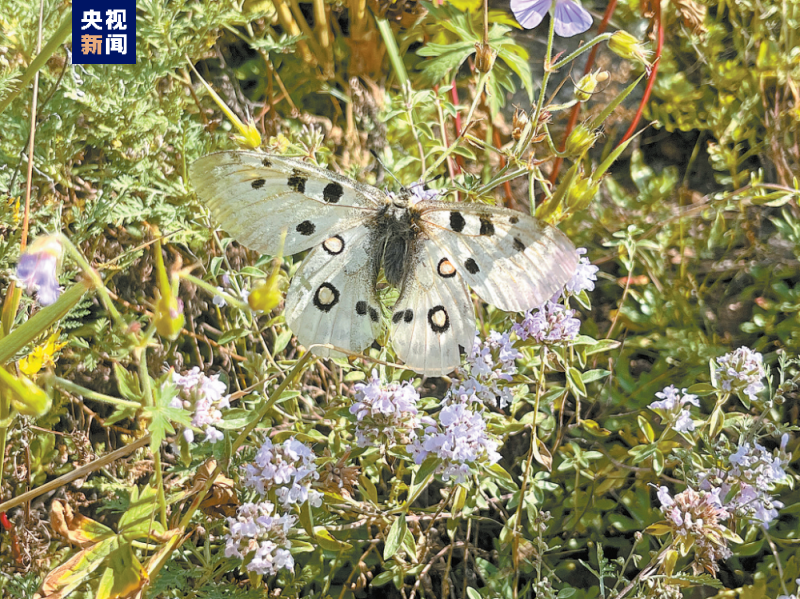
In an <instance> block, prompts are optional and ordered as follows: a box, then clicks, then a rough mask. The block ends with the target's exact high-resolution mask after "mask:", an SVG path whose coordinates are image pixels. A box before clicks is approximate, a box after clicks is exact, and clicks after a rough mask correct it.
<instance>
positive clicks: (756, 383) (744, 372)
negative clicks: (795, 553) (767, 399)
mask: <svg viewBox="0 0 800 599" xmlns="http://www.w3.org/2000/svg"><path fill="white" fill-rule="evenodd" d="M717 364H718V366H717V370H716V375H717V385H718V386H719V388H720V389H722V390H723V391H727V392H728V393H739V392H742V393H744V394H745V395H747V397H749V398H750V400H751V401H755V400H756V394H757V393H759V392H760V391H762V390H763V389H764V383H762V382H761V380H762V379H763V378H764V377H765V376H766V372H765V371H764V360H763V358H762V356H761V354H760V353H758V352H755V351H753V350H752V349H750V348H748V347H740V348H739V349H737V350H736V351H732V352H731V353H728V354H725V355H724V356H722V357H721V358H717Z"/></svg>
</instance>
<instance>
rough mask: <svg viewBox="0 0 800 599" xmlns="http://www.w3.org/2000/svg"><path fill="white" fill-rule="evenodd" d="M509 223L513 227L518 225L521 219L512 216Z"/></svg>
mask: <svg viewBox="0 0 800 599" xmlns="http://www.w3.org/2000/svg"><path fill="white" fill-rule="evenodd" d="M508 222H510V223H511V224H512V225H516V224H517V223H518V222H519V217H518V216H512V217H511V218H509V219H508Z"/></svg>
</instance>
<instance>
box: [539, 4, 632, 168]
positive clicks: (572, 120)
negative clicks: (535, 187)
mask: <svg viewBox="0 0 800 599" xmlns="http://www.w3.org/2000/svg"><path fill="white" fill-rule="evenodd" d="M616 7H617V0H611V2H609V3H608V6H607V7H606V12H605V14H604V15H603V20H602V21H600V25H599V26H598V28H597V35H602V34H603V33H604V32H605V30H606V27H608V22H609V21H610V20H611V17H612V16H613V15H614V9H615V8H616ZM599 47H600V45H599V44H598V45H596V46H593V47H592V49H591V50H589V58H587V59H586V67H585V68H584V69H583V74H584V75H588V74H589V73H591V72H592V67H594V61H595V58H597V50H598V48H599ZM580 110H581V103H580V102H578V103H577V104H575V106H573V107H572V112H570V114H569V122H568V123H567V129H566V131H565V133H564V141H563V143H562V144H561V150H560V151H561V152H563V151H564V149H565V148H566V146H567V137H569V134H570V133H572V130H573V129H574V128H575V124H576V123H577V122H578V113H579V112H580ZM562 162H564V159H563V158H561V157H560V156H559V157H557V158H556V161H555V162H554V163H553V170H552V172H551V173H550V183H555V182H556V177H558V171H559V170H560V169H561V163H562Z"/></svg>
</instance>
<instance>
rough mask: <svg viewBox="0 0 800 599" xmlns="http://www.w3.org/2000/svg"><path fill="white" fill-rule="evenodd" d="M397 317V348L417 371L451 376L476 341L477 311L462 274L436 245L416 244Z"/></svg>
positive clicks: (394, 316)
mask: <svg viewBox="0 0 800 599" xmlns="http://www.w3.org/2000/svg"><path fill="white" fill-rule="evenodd" d="M414 253H415V255H414V256H413V257H412V258H411V259H412V264H411V265H410V267H409V270H408V274H407V275H406V278H405V281H404V282H403V288H402V290H401V291H400V297H399V298H398V299H397V303H396V304H395V306H394V309H393V314H392V347H394V350H395V353H396V354H397V356H398V357H399V358H400V359H401V360H403V362H405V363H406V365H407V366H408V367H409V368H411V369H412V370H414V371H416V372H419V373H420V374H424V375H427V376H441V375H443V374H447V373H448V372H451V371H452V370H453V369H454V368H455V367H456V366H458V365H459V364H460V362H461V356H460V351H459V346H461V347H462V348H463V349H465V350H468V349H470V348H471V347H472V340H473V338H474V337H475V311H474V308H473V305H472V300H471V299H470V295H469V290H468V289H467V286H466V285H465V284H464V279H462V278H461V276H460V275H459V272H458V270H457V269H456V267H455V266H454V265H453V263H452V262H451V261H450V260H449V258H448V256H447V255H446V253H445V252H443V251H442V249H441V248H439V247H438V246H437V245H436V244H435V243H434V242H433V241H431V240H429V239H420V240H419V241H418V242H417V243H416V248H415V251H414Z"/></svg>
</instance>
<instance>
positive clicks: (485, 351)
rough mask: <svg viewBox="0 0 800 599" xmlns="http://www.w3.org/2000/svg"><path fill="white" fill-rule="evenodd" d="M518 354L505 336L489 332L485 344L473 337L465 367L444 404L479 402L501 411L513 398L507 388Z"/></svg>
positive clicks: (514, 370) (515, 371)
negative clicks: (498, 408)
mask: <svg viewBox="0 0 800 599" xmlns="http://www.w3.org/2000/svg"><path fill="white" fill-rule="evenodd" d="M521 357H522V354H521V353H520V352H519V351H518V350H517V349H516V348H515V347H514V346H513V345H512V343H511V339H510V337H509V334H508V333H498V332H497V331H492V332H491V333H490V334H489V338H488V339H487V340H486V341H483V342H482V341H481V338H480V336H478V335H477V334H476V335H475V340H474V341H473V343H472V349H471V350H470V352H469V354H468V355H467V358H466V366H465V367H464V368H461V369H459V371H458V374H459V377H458V379H456V380H455V381H454V382H453V384H452V385H451V387H450V389H449V390H448V392H447V395H446V396H445V398H444V403H445V404H451V403H463V404H467V405H469V404H472V403H479V404H482V405H491V406H495V407H498V406H499V407H500V408H501V409H502V408H505V407H506V406H508V405H509V404H510V403H511V400H512V399H513V397H514V393H513V387H512V386H510V385H509V383H510V382H511V381H512V379H513V376H514V375H515V374H516V373H517V365H516V360H517V358H521Z"/></svg>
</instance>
